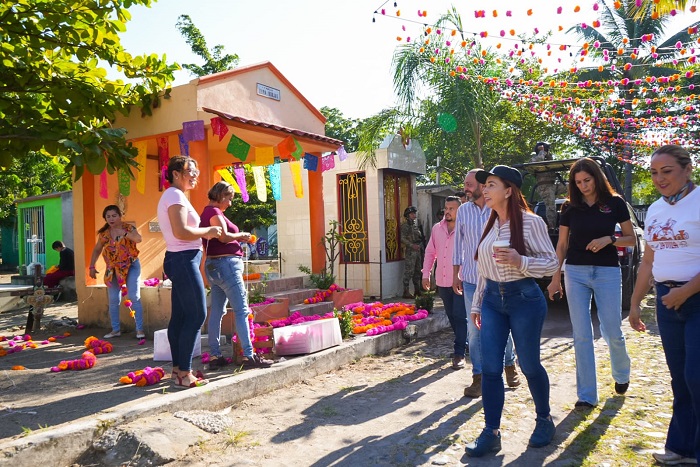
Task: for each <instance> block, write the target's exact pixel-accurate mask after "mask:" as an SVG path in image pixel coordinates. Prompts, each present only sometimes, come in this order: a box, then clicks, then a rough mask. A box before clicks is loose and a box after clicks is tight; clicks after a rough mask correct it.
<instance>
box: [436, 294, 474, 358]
mask: <svg viewBox="0 0 700 467" xmlns="http://www.w3.org/2000/svg"><path fill="white" fill-rule="evenodd" d="M437 292H438V295H439V296H440V298H441V299H442V303H443V305H445V314H446V315H447V319H448V320H449V321H450V326H451V327H452V331H454V333H455V345H454V354H455V356H458V357H465V356H466V355H467V320H468V316H467V309H466V307H465V305H464V299H463V298H462V297H460V296H459V295H457V294H456V293H455V292H454V290H452V287H438V288H437Z"/></svg>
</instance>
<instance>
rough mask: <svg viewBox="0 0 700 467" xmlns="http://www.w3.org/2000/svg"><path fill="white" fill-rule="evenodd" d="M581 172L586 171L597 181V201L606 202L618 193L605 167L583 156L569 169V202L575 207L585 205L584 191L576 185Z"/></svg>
mask: <svg viewBox="0 0 700 467" xmlns="http://www.w3.org/2000/svg"><path fill="white" fill-rule="evenodd" d="M579 172H586V173H587V174H588V175H590V176H591V177H593V180H594V181H595V195H596V201H599V202H602V203H604V202H606V201H607V200H609V199H610V198H612V197H613V196H616V195H617V193H616V192H615V190H613V187H612V186H610V183H609V182H608V179H607V178H605V174H604V173H603V169H601V168H600V165H599V164H598V163H597V162H596V161H594V160H593V159H590V158H588V157H582V158H581V159H579V160H577V161H576V162H574V165H572V166H571V168H570V169H569V204H570V205H571V206H573V207H575V208H583V207H585V206H584V204H585V203H584V201H583V193H581V190H579V188H578V187H577V186H576V174H577V173H579Z"/></svg>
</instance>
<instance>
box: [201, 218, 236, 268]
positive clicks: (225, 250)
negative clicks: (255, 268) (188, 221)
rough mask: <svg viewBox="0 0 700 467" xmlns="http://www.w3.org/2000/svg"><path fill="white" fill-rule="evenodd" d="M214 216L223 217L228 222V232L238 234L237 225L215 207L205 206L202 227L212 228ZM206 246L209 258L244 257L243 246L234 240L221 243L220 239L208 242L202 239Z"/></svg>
mask: <svg viewBox="0 0 700 467" xmlns="http://www.w3.org/2000/svg"><path fill="white" fill-rule="evenodd" d="M214 216H221V217H223V218H224V221H225V222H226V230H228V231H229V232H233V233H238V227H236V224H234V223H233V222H231V221H230V220H228V219H227V218H226V216H224V213H223V212H221V209H219V208H215V207H214V206H205V207H204V210H203V211H202V215H201V216H200V217H201V221H200V222H199V226H200V227H211V218H212V217H214ZM202 243H203V244H204V251H206V253H207V256H224V255H236V256H243V249H242V248H241V244H240V243H239V242H238V241H237V240H233V241H231V242H229V243H221V242H220V241H219V240H218V239H214V238H213V239H211V240H206V239H202Z"/></svg>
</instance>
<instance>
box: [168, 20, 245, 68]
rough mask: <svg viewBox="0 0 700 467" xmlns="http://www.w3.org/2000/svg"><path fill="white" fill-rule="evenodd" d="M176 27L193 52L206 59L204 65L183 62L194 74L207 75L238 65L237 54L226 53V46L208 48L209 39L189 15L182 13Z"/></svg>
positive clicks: (184, 66) (183, 66)
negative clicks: (205, 37) (207, 39)
mask: <svg viewBox="0 0 700 467" xmlns="http://www.w3.org/2000/svg"><path fill="white" fill-rule="evenodd" d="M175 27H176V28H177V29H178V31H180V34H181V35H182V36H183V37H184V38H185V41H186V42H187V45H189V46H190V48H191V49H192V52H193V53H194V54H195V55H197V56H199V57H201V58H203V59H204V65H202V66H199V65H197V64H194V63H183V65H182V68H184V69H185V70H187V71H189V72H190V73H192V75H194V76H207V75H211V74H214V73H219V72H221V71H227V70H232V69H234V68H236V66H238V61H239V58H238V55H237V54H225V55H224V46H223V45H221V44H219V45H215V46H214V47H213V48H212V49H211V50H209V49H208V48H207V41H206V39H204V36H203V35H202V33H201V31H200V30H199V29H198V28H197V26H195V25H194V23H193V22H192V19H191V18H190V17H189V15H180V17H179V18H178V19H177V23H176V24H175Z"/></svg>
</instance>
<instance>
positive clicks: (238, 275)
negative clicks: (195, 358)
mask: <svg viewBox="0 0 700 467" xmlns="http://www.w3.org/2000/svg"><path fill="white" fill-rule="evenodd" d="M204 274H206V276H207V280H208V281H209V285H210V286H211V314H210V315H209V326H208V328H209V329H208V331H207V332H208V333H209V349H210V350H211V354H212V355H213V356H216V357H220V356H221V350H220V349H219V337H220V336H221V319H222V318H223V317H224V315H225V314H226V303H227V302H228V301H229V300H230V301H231V306H232V307H233V314H234V316H235V318H236V334H237V335H238V341H239V342H240V343H241V347H242V348H243V355H244V356H246V357H248V358H251V357H252V356H253V343H252V342H251V341H250V325H249V324H248V315H249V314H250V309H249V308H248V293H247V291H246V287H245V283H244V282H243V259H242V258H240V257H239V256H223V257H221V258H207V260H206V261H205V262H204Z"/></svg>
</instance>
